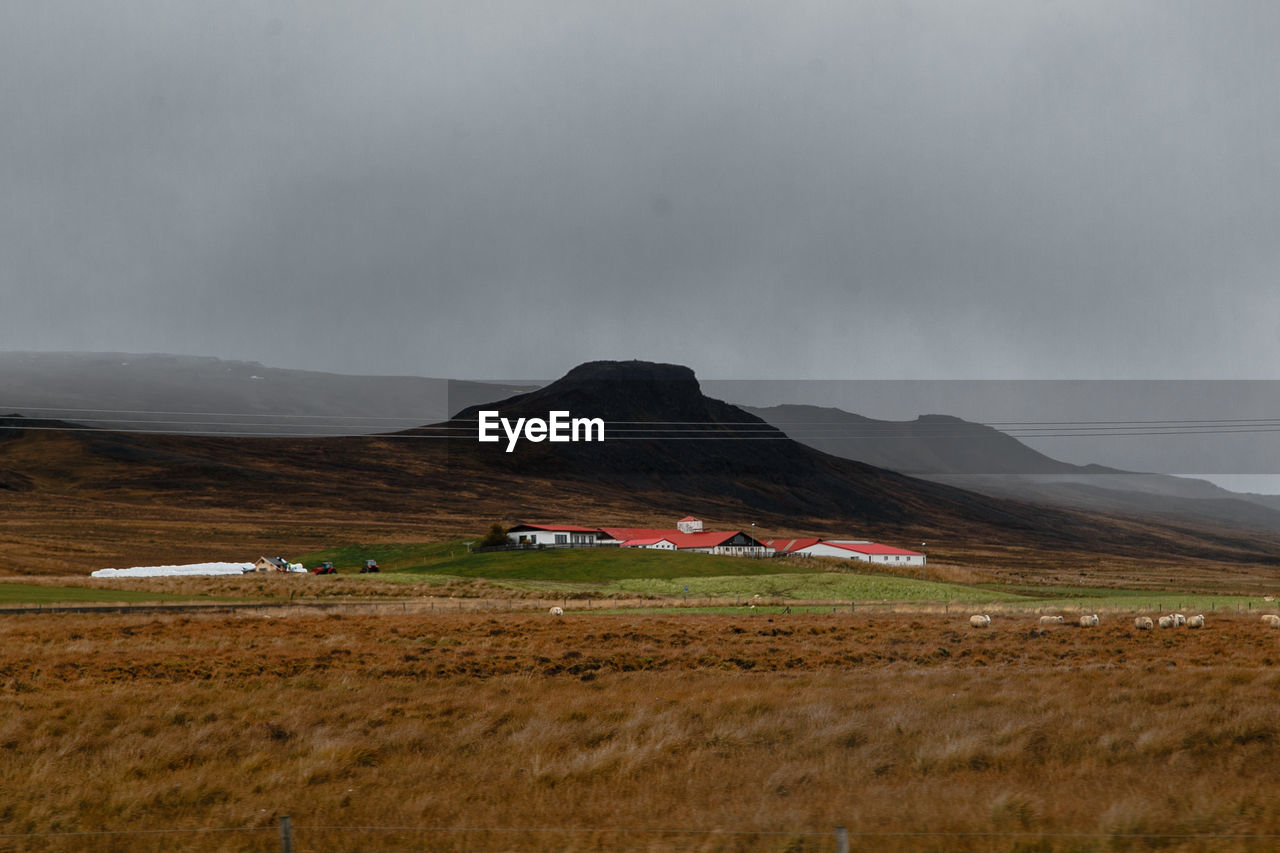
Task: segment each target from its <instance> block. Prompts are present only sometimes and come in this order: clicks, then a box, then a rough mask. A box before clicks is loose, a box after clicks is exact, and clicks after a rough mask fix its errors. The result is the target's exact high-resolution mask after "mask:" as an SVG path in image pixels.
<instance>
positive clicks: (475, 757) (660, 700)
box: [0, 612, 1280, 853]
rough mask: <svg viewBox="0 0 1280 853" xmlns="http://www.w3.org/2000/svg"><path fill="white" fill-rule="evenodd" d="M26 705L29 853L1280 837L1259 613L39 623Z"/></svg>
mask: <svg viewBox="0 0 1280 853" xmlns="http://www.w3.org/2000/svg"><path fill="white" fill-rule="evenodd" d="M0 692H2V694H3V700H2V701H3V707H4V709H5V713H4V715H3V717H0V791H3V792H4V796H3V797H2V798H0V849H2V850H22V851H28V850H31V851H35V850H40V851H43V850H51V851H53V850H56V851H69V850H87V849H92V850H104V851H137V850H199V851H248V850H254V851H257V850H263V851H266V850H278V849H280V841H279V838H278V835H277V830H276V825H277V821H278V819H279V817H280V816H282V815H289V816H290V817H291V819H292V821H293V824H294V827H295V831H294V843H295V848H294V849H295V850H297V851H299V853H303V851H322V850H327V851H371V850H380V851H398V850H538V851H542V850H623V849H627V850H654V851H657V850H743V851H746V850H778V851H782V850H833V849H835V848H834V836H833V835H832V828H833V827H834V826H836V825H845V826H847V827H848V828H849V831H850V841H851V847H852V849H854V850H885V851H916V850H927V851H942V850H961V851H978V850H983V851H986V850H1020V851H1057V850H1062V851H1068V850H1069V851H1094V850H1096V851H1110V850H1156V849H1158V850H1270V849H1275V847H1276V846H1277V845H1278V844H1280V776H1278V775H1277V774H1276V772H1275V767H1276V758H1277V751H1278V750H1280V716H1278V715H1277V712H1276V708H1277V704H1278V702H1280V631H1277V630H1274V629H1270V630H1268V629H1266V628H1264V627H1263V626H1262V625H1261V624H1259V622H1258V621H1257V617H1256V616H1251V617H1245V616H1217V617H1214V618H1212V619H1211V620H1210V622H1209V625H1208V626H1207V627H1206V628H1205V629H1203V630H1200V631H1193V630H1188V629H1185V628H1181V629H1174V630H1166V631H1159V630H1157V631H1137V630H1135V629H1133V627H1132V623H1131V620H1130V619H1128V618H1122V617H1119V616H1116V617H1110V618H1107V619H1106V620H1105V621H1104V622H1103V624H1102V625H1101V626H1100V627H1098V628H1095V629H1080V628H1075V627H1071V626H1054V627H1051V628H1047V629H1045V628H1041V627H1040V626H1039V625H1038V623H1037V622H1036V618H1035V616H1034V615H1025V616H1020V615H1009V616H1004V617H997V618H996V620H995V621H994V622H993V624H992V626H991V628H989V629H987V630H975V629H971V628H970V627H969V626H968V624H967V621H966V614H960V615H956V614H952V615H950V616H943V615H941V614H925V613H894V614H884V613H877V614H863V613H853V614H850V613H839V614H823V615H800V614H795V615H782V614H780V613H773V614H765V613H756V614H745V613H744V614H741V615H738V614H734V615H705V614H687V613H686V614H679V613H668V612H662V613H644V614H638V615H636V614H626V615H617V614H587V613H581V612H575V613H572V614H570V615H568V616H565V617H563V618H556V617H552V616H550V615H548V614H545V613H466V612H464V613H445V612H441V613H425V614H424V613H421V612H418V613H409V614H394V613H391V614H382V615H376V616H374V615H368V616H366V615H316V614H312V613H301V612H300V613H297V614H294V615H288V616H285V617H283V618H270V619H268V618H262V617H261V616H247V615H198V616H163V617H152V616H142V615H137V614H123V615H115V614H101V615H65V616H57V615H47V614H46V615H20V616H19V615H10V616H5V617H3V618H0ZM324 827H330V829H324ZM334 827H342V828H348V829H333V828H334ZM351 827H363V829H349V828H351ZM387 828H399V829H387ZM120 830H127V831H129V832H130V833H132V834H119V835H117V834H111V833H113V832H115V831H120ZM159 830H165V832H155V831H159ZM71 833H93V834H71Z"/></svg>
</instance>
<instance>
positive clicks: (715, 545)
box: [600, 518, 773, 557]
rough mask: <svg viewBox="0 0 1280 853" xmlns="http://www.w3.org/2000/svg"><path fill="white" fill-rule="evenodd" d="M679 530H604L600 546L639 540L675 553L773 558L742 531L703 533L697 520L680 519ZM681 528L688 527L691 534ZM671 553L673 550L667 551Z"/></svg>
mask: <svg viewBox="0 0 1280 853" xmlns="http://www.w3.org/2000/svg"><path fill="white" fill-rule="evenodd" d="M678 525H679V527H678V528H677V529H676V530H666V529H663V528H655V527H602V528H600V532H601V533H603V534H604V535H605V536H606V537H608V538H606V539H602V540H601V544H609V545H615V544H616V545H620V546H622V547H624V548H625V547H632V543H634V542H639V541H644V542H647V541H652V540H658V539H661V540H665V541H667V542H670V543H671V545H672V546H673V549H674V550H677V551H692V552H694V553H698V554H728V555H730V556H734V557H771V556H773V552H772V550H770V549H769V548H767V547H765V545H764V543H762V542H759V541H757V540H756V539H754V538H752V537H751V536H748V535H747V534H746V533H743V532H742V531H741V530H719V531H716V530H702V529H701V528H702V522H701V521H698V520H697V519H694V518H685V519H681V520H680V521H679V522H678ZM681 528H688V529H689V532H686V530H684V529H681ZM668 550H670V549H668Z"/></svg>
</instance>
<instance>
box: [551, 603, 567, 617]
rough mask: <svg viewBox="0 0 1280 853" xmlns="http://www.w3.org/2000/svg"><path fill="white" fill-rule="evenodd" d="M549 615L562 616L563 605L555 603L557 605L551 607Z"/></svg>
mask: <svg viewBox="0 0 1280 853" xmlns="http://www.w3.org/2000/svg"><path fill="white" fill-rule="evenodd" d="M551 615H552V616H563V615H564V608H563V607H560V606H559V605H557V606H555V607H553V608H551Z"/></svg>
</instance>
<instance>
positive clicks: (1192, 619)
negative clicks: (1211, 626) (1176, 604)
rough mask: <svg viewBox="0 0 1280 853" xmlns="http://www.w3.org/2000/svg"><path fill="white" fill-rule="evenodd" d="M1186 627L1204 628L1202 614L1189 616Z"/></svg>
mask: <svg viewBox="0 0 1280 853" xmlns="http://www.w3.org/2000/svg"><path fill="white" fill-rule="evenodd" d="M1187 627H1188V628H1203V627H1204V614H1203V613H1197V614H1196V615H1195V616H1189V617H1187Z"/></svg>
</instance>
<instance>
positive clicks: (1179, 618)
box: [1169, 613, 1187, 626]
mask: <svg viewBox="0 0 1280 853" xmlns="http://www.w3.org/2000/svg"><path fill="white" fill-rule="evenodd" d="M1169 615H1171V616H1172V617H1173V624H1174V625H1178V626H1181V625H1185V624H1187V617H1185V616H1183V615H1182V614H1181V613H1171V614H1169Z"/></svg>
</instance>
